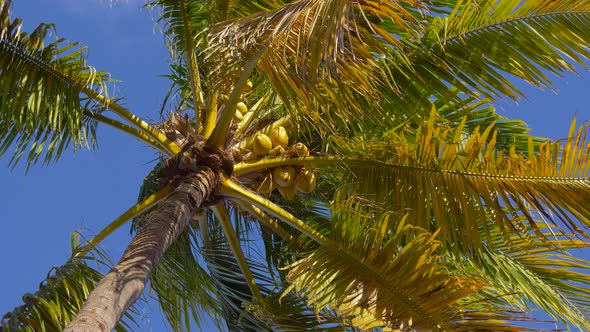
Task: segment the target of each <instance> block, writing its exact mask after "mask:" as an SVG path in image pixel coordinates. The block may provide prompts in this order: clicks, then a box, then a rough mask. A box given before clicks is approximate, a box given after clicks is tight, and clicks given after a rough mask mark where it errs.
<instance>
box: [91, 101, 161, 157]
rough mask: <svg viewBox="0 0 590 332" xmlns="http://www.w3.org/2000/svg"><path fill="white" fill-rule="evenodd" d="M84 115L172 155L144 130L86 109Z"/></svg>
mask: <svg viewBox="0 0 590 332" xmlns="http://www.w3.org/2000/svg"><path fill="white" fill-rule="evenodd" d="M84 115H85V116H87V117H89V118H92V119H94V120H96V121H98V122H101V123H104V124H107V125H109V126H111V127H113V128H115V129H118V130H120V131H122V132H124V133H126V134H129V135H131V136H133V137H135V138H137V139H138V140H140V141H142V142H144V143H146V144H148V145H149V146H151V147H153V148H154V149H156V150H158V151H160V152H162V153H163V154H165V155H167V156H169V157H170V156H172V154H171V153H170V151H168V149H166V148H165V147H163V146H162V145H161V143H160V142H158V141H156V140H154V139H153V138H152V137H150V136H148V135H147V134H146V133H145V132H143V131H141V130H139V129H136V128H133V127H131V126H128V125H126V124H124V123H122V122H119V121H117V120H115V119H111V118H109V117H106V116H104V115H102V114H98V113H94V112H90V111H87V110H85V111H84Z"/></svg>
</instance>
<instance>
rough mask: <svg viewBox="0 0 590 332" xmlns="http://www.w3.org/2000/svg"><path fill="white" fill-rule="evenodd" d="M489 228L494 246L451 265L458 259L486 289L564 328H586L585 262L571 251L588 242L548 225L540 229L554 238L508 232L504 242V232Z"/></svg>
mask: <svg viewBox="0 0 590 332" xmlns="http://www.w3.org/2000/svg"><path fill="white" fill-rule="evenodd" d="M490 220H492V218H490ZM488 222H489V223H493V221H488ZM490 228H491V232H490V233H491V237H492V240H493V245H491V246H487V245H486V246H484V247H483V248H482V250H481V251H476V252H474V254H473V255H472V256H470V257H467V259H466V260H467V262H466V261H465V259H462V258H456V257H455V258H451V260H450V261H449V263H450V265H453V264H454V263H453V262H455V264H456V263H457V262H458V263H459V264H465V265H468V266H471V267H474V268H475V271H477V274H478V275H480V276H481V277H482V278H485V279H486V280H487V281H488V283H489V285H490V287H492V288H494V289H496V290H497V291H498V292H500V293H505V294H513V297H514V298H515V299H516V300H518V301H520V306H521V307H523V308H525V307H526V306H528V305H529V304H530V305H533V306H535V307H536V308H538V309H539V310H542V311H544V312H545V313H547V314H548V315H550V316H551V317H553V318H554V319H555V320H556V321H558V322H561V323H564V324H566V326H567V327H568V329H572V328H577V329H581V330H587V329H588V328H589V327H588V326H589V325H588V324H589V323H590V322H589V319H588V317H590V314H589V312H588V308H589V307H590V278H589V277H588V274H587V273H586V272H587V270H588V266H590V264H589V263H588V262H587V261H586V260H584V259H580V258H576V257H575V256H573V255H572V254H574V253H575V252H577V251H579V250H580V249H584V248H588V246H589V244H588V243H587V242H584V241H580V240H570V239H567V237H566V236H565V235H563V234H560V233H558V232H556V231H554V230H551V229H542V231H543V232H544V233H546V234H551V233H552V234H551V235H553V236H555V237H557V239H549V238H547V239H545V240H541V239H538V238H537V239H523V238H522V237H521V236H520V235H519V234H514V233H513V234H511V235H510V240H509V241H506V235H505V233H506V232H507V230H504V231H501V230H500V229H499V228H498V227H493V225H491V226H490ZM508 232H509V231H508ZM509 233H510V232H509ZM548 237H549V236H548ZM492 247H493V248H495V249H492ZM472 272H474V271H473V270H472Z"/></svg>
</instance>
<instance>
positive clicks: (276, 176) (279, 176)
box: [272, 166, 295, 187]
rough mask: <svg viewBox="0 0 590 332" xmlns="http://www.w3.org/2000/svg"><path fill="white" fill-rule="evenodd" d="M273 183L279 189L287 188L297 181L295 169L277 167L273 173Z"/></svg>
mask: <svg viewBox="0 0 590 332" xmlns="http://www.w3.org/2000/svg"><path fill="white" fill-rule="evenodd" d="M272 178H273V181H274V182H275V183H276V184H277V185H279V187H287V186H290V185H291V184H293V181H295V169H294V168H293V167H291V166H286V167H277V168H275V169H274V170H273V171H272Z"/></svg>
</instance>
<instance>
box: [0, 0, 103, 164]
mask: <svg viewBox="0 0 590 332" xmlns="http://www.w3.org/2000/svg"><path fill="white" fill-rule="evenodd" d="M9 7H10V1H8V2H4V1H2V2H1V3H0V99H1V100H2V107H1V108H0V132H1V133H2V136H0V156H2V155H4V154H5V153H6V152H7V151H9V149H10V148H11V147H13V149H12V150H13V152H12V156H11V159H10V163H11V164H13V165H15V164H16V163H17V162H18V161H19V160H20V159H21V158H22V157H23V156H26V160H27V165H31V164H33V163H35V162H37V161H38V160H39V159H40V157H41V156H42V155H43V153H44V154H45V157H44V158H43V160H44V163H49V162H51V161H52V160H55V159H57V158H59V156H60V155H61V153H62V152H63V151H64V149H65V148H67V147H68V145H69V144H70V143H73V145H74V148H77V147H85V146H88V145H89V144H94V143H95V132H94V128H95V126H96V122H95V121H94V120H93V119H90V118H88V117H85V116H84V114H83V112H82V110H83V109H84V108H88V107H84V104H85V101H84V99H82V97H81V91H82V90H83V89H94V88H98V89H101V90H103V91H104V90H105V82H106V81H107V79H108V76H107V74H106V73H105V72H100V71H96V70H95V69H94V68H92V67H90V66H88V65H86V62H85V55H84V48H82V47H78V45H77V44H76V43H71V42H69V41H67V40H65V39H57V40H55V41H54V42H50V43H48V44H46V39H47V37H48V34H49V33H50V32H51V31H52V30H53V26H52V25H49V24H41V25H39V26H38V27H37V28H36V29H35V30H34V31H33V32H32V33H30V34H27V33H25V32H22V31H21V30H20V29H21V20H20V19H18V18H17V19H11V18H10V15H9ZM90 107H91V108H92V106H90Z"/></svg>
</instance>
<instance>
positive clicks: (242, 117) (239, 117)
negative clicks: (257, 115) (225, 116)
mask: <svg viewBox="0 0 590 332" xmlns="http://www.w3.org/2000/svg"><path fill="white" fill-rule="evenodd" d="M234 120H236V121H238V122H239V121H242V120H244V116H243V115H242V113H240V111H238V110H236V113H234Z"/></svg>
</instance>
